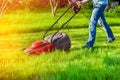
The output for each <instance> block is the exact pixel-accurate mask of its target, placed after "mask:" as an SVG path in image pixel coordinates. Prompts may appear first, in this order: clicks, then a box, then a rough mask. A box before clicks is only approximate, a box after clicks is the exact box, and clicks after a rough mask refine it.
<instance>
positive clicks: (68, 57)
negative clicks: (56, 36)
mask: <svg viewBox="0 0 120 80" xmlns="http://www.w3.org/2000/svg"><path fill="white" fill-rule="evenodd" d="M63 11H64V9H60V10H58V14H57V15H56V16H55V17H53V16H52V15H51V13H50V11H49V10H47V11H46V10H45V11H44V10H43V11H41V10H40V11H15V12H9V13H7V14H5V15H4V16H3V18H2V19H1V20H0V26H1V29H0V42H1V43H0V80H119V79H120V76H119V74H120V42H119V41H120V33H119V31H120V27H119V26H120V20H119V18H120V15H119V14H115V15H114V14H113V13H109V12H106V16H107V21H108V23H109V24H110V26H111V28H112V30H113V33H114V35H115V37H116V41H115V42H113V43H110V44H105V43H104V42H105V41H107V38H106V35H105V33H104V31H102V30H101V29H102V28H101V27H98V28H97V36H96V42H95V45H94V48H92V49H82V46H84V45H85V42H86V40H87V38H88V32H89V31H88V30H89V29H88V22H89V20H88V18H89V16H90V13H89V12H91V11H85V12H84V11H83V12H84V13H86V15H87V16H88V17H87V18H86V17H85V15H84V14H83V12H80V13H79V14H77V15H76V16H75V18H74V19H72V21H71V22H70V23H69V24H68V25H67V26H66V28H65V29H63V30H61V32H65V33H67V34H68V35H69V37H70V39H71V42H72V46H71V48H70V50H69V51H67V52H65V51H58V50H56V51H54V52H51V53H49V54H45V53H42V54H41V55H27V54H25V53H24V52H23V51H22V48H24V47H28V46H29V45H30V44H31V43H32V42H34V41H36V40H42V36H43V34H44V32H45V30H46V29H47V28H48V27H49V26H50V25H52V23H53V22H54V21H55V20H56V19H57V18H58V16H59V15H60V14H61V12H63ZM72 13H73V12H72V11H70V12H69V13H68V14H66V15H65V17H64V18H63V19H62V20H61V21H60V22H59V23H58V24H57V25H56V26H55V28H54V29H53V31H50V33H54V32H55V30H56V29H57V28H58V27H59V26H60V25H61V24H62V22H64V21H65V20H66V19H67V18H69V16H70V15H72Z"/></svg>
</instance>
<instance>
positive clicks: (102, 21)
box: [98, 12, 115, 42]
mask: <svg viewBox="0 0 120 80" xmlns="http://www.w3.org/2000/svg"><path fill="white" fill-rule="evenodd" d="M98 21H99V24H100V25H101V26H102V27H103V28H104V31H105V33H106V35H107V38H108V42H111V41H114V40H115V37H114V35H113V32H112V30H111V29H110V26H109V25H108V24H107V22H106V19H105V17H104V12H103V13H102V14H101V16H100V18H99V20H98Z"/></svg>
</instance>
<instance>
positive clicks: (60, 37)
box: [23, 5, 81, 54]
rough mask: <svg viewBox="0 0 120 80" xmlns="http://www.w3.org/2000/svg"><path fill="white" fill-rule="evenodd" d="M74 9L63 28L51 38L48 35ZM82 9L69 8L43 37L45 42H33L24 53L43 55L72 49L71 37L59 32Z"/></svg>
mask: <svg viewBox="0 0 120 80" xmlns="http://www.w3.org/2000/svg"><path fill="white" fill-rule="evenodd" d="M71 8H72V9H73V11H74V14H73V15H72V16H71V17H70V18H69V19H68V20H67V21H66V22H65V23H63V24H62V26H61V27H60V28H59V29H58V30H57V31H56V32H55V33H54V34H51V35H49V36H46V34H47V33H48V32H49V31H50V30H51V29H52V28H53V27H54V25H55V24H57V23H58V21H59V20H60V19H61V18H62V17H63V15H64V14H66V12H67V11H68V10H69V9H71ZM80 9H81V8H78V7H77V6H76V5H75V6H70V7H68V8H67V9H66V10H65V12H63V13H62V15H61V16H60V17H59V18H58V19H57V20H56V21H55V22H54V23H53V24H52V26H50V27H49V28H48V30H46V32H45V33H44V35H43V40H38V41H35V42H33V43H32V44H31V45H30V46H29V47H28V48H24V49H23V51H24V52H25V53H27V54H41V53H42V52H45V53H49V52H51V51H53V50H55V49H58V50H64V51H67V50H69V49H70V47H71V40H70V38H69V36H68V35H67V34H65V33H62V32H59V31H60V30H61V29H63V28H64V27H65V25H66V24H67V23H68V22H69V21H70V20H71V19H72V18H73V17H74V16H75V15H76V14H77V13H78V12H79V11H80Z"/></svg>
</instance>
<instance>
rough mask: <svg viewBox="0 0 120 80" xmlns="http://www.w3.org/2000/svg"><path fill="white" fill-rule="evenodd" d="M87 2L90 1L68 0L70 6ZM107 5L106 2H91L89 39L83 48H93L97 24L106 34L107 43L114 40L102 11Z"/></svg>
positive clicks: (100, 0)
mask: <svg viewBox="0 0 120 80" xmlns="http://www.w3.org/2000/svg"><path fill="white" fill-rule="evenodd" d="M89 1H90V0H82V1H77V0H68V2H69V3H70V4H73V3H74V4H77V5H78V6H81V5H83V4H85V3H87V2H89ZM107 5H108V0H93V11H92V15H91V19H90V23H89V29H90V32H89V38H88V41H87V42H86V45H85V46H84V47H83V48H91V47H93V45H94V42H95V38H96V26H97V23H98V22H99V24H100V25H101V26H103V28H104V30H105V32H106V35H107V38H108V41H107V43H110V42H113V41H114V40H115V37H114V35H113V33H112V30H111V29H110V27H109V25H108V24H107V22H106V19H105V17H104V10H105V8H106V6H107Z"/></svg>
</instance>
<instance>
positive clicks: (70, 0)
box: [68, 0, 77, 5]
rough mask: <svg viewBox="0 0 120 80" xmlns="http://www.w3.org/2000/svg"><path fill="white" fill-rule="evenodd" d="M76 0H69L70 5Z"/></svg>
mask: <svg viewBox="0 0 120 80" xmlns="http://www.w3.org/2000/svg"><path fill="white" fill-rule="evenodd" d="M76 1H77V0H68V3H69V4H70V5H74V4H75V2H76Z"/></svg>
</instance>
